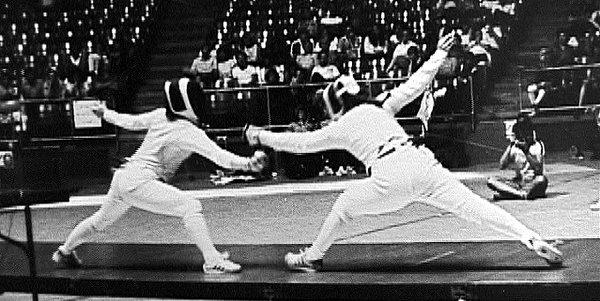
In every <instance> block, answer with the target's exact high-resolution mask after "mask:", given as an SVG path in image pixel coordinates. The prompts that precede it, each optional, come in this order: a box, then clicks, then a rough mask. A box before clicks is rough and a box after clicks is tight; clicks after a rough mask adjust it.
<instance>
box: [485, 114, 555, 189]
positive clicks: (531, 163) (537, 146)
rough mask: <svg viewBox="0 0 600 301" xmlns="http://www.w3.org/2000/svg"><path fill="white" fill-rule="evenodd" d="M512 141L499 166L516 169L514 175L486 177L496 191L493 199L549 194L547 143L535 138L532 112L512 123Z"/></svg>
mask: <svg viewBox="0 0 600 301" xmlns="http://www.w3.org/2000/svg"><path fill="white" fill-rule="evenodd" d="M508 139H509V140H510V141H511V142H510V145H509V146H508V147H507V148H506V150H505V151H504V153H503V154H502V157H501V158H500V169H508V168H510V169H513V170H514V171H515V173H516V174H515V177H513V178H503V177H491V178H490V179H488V181H487V185H488V187H489V188H490V189H492V190H493V191H495V192H496V193H495V194H494V199H495V200H499V199H527V200H533V199H536V198H543V197H546V188H547V187H548V178H546V176H545V175H544V155H545V147H544V143H543V142H542V141H541V140H539V139H537V138H536V135H535V130H534V128H533V122H532V121H531V117H530V116H529V115H525V114H523V115H521V116H519V118H518V119H517V122H516V123H515V124H514V125H513V129H512V133H509V135H508Z"/></svg>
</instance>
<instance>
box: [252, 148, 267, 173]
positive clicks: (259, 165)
mask: <svg viewBox="0 0 600 301" xmlns="http://www.w3.org/2000/svg"><path fill="white" fill-rule="evenodd" d="M268 165H269V156H267V154H266V153H265V152H263V151H261V150H257V151H255V152H254V155H252V157H250V162H248V169H249V170H250V171H252V172H261V171H262V170H263V169H265V168H266V167H267V166H268Z"/></svg>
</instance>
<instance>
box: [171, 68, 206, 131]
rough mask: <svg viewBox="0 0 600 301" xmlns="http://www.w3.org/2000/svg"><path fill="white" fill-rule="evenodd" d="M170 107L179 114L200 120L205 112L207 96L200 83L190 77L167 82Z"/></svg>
mask: <svg viewBox="0 0 600 301" xmlns="http://www.w3.org/2000/svg"><path fill="white" fill-rule="evenodd" d="M165 94H166V97H167V104H168V106H169V107H168V108H167V109H171V111H172V112H173V113H174V114H175V115H178V116H181V117H184V118H187V119H189V120H198V119H200V117H201V116H202V114H203V113H205V112H204V109H203V108H204V106H205V99H204V98H205V96H204V91H203V90H202V87H201V86H200V84H198V83H197V82H195V81H190V79H189V78H185V77H184V78H180V79H179V80H177V82H171V81H166V82H165Z"/></svg>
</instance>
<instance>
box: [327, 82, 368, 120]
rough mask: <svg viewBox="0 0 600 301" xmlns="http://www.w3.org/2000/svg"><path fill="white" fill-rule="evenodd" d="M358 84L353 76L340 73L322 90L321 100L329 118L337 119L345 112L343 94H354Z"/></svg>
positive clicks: (358, 87)
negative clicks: (340, 74)
mask: <svg viewBox="0 0 600 301" xmlns="http://www.w3.org/2000/svg"><path fill="white" fill-rule="evenodd" d="M358 92H360V86H359V85H358V83H357V82H356V80H354V78H352V77H350V76H348V75H342V76H340V77H339V78H338V79H336V80H335V81H334V82H332V83H330V84H329V85H327V87H326V88H325V90H324V91H323V102H324V104H325V108H326V109H327V113H328V115H329V117H330V118H332V119H337V118H339V117H340V116H341V115H343V114H344V113H345V109H346V108H345V104H344V100H343V97H344V94H349V95H353V96H354V95H356V94H358Z"/></svg>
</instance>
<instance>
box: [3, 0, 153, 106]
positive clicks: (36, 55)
mask: <svg viewBox="0 0 600 301" xmlns="http://www.w3.org/2000/svg"><path fill="white" fill-rule="evenodd" d="M48 3H50V5H44V3H42V4H40V3H39V2H32V1H9V2H4V3H3V4H2V5H1V6H0V99H19V98H21V99H27V98H68V97H84V96H87V95H90V94H91V93H93V91H95V89H98V88H103V87H110V86H113V85H118V84H119V83H121V82H123V81H122V80H121V79H122V77H123V76H127V73H128V71H131V70H129V69H131V68H133V66H135V62H134V61H135V58H136V57H137V56H138V54H137V53H135V52H136V51H138V50H139V47H140V45H143V44H144V40H145V39H146V38H148V28H149V23H150V21H151V18H152V14H153V12H154V11H155V3H154V0H144V1H133V0H130V1H117V0H83V1H60V2H59V1H57V2H53V1H50V2H48ZM17 12H18V13H17Z"/></svg>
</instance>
